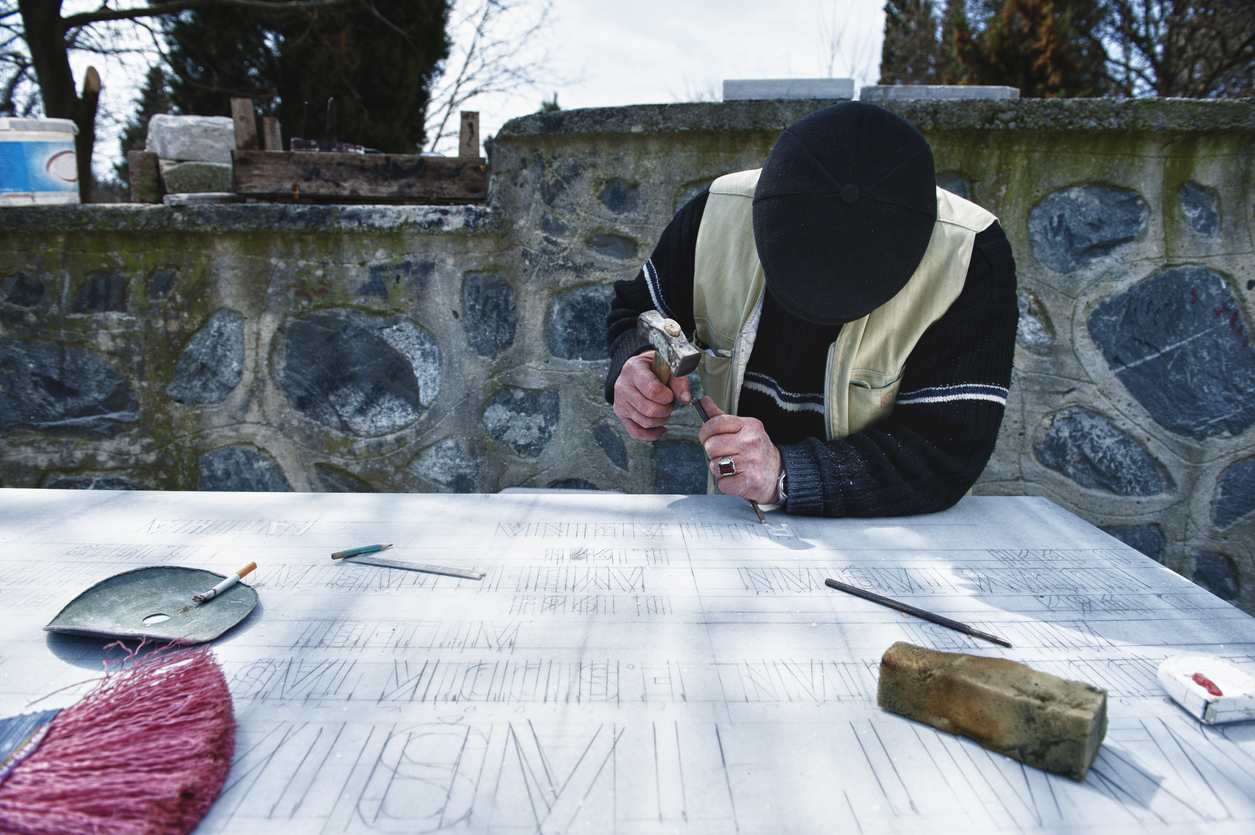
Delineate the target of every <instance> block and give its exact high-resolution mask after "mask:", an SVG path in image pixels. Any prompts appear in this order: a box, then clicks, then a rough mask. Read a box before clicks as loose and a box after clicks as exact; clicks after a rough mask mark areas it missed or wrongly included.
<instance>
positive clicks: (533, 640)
mask: <svg viewBox="0 0 1255 835" xmlns="http://www.w3.org/2000/svg"><path fill="white" fill-rule="evenodd" d="M768 520H769V522H770V523H771V524H770V525H768V526H764V525H761V524H759V523H758V522H757V520H756V519H755V517H754V515H753V512H752V511H751V510H750V508H749V506H748V505H747V504H746V503H745V502H743V501H740V500H736V499H728V498H724V497H679V496H623V495H608V494H580V493H558V494H549V495H546V494H527V493H519V494H503V495H497V496H480V495H467V496H451V495H345V494H279V493H275V494H233V493H129V492H86V491H50V490H49V491H38V490H0V546H2V547H0V628H2V629H3V632H2V634H3V635H4V640H3V643H2V644H0V716H9V715H13V714H16V713H21V712H24V711H26V710H28V709H29V708H28V703H29V702H30V700H31V699H32V698H34V697H36V696H41V695H43V694H45V693H49V692H51V691H54V690H57V689H58V688H62V687H66V686H67V685H72V684H74V683H75V682H79V681H82V680H83V679H84V678H85V677H87V675H88V673H87V672H86V671H88V670H96V669H99V666H100V662H101V658H102V657H103V656H102V650H101V648H100V645H101V644H102V643H103V642H102V641H92V640H88V639H82V638H72V637H64V636H53V635H49V634H47V633H45V632H43V631H42V627H43V626H44V625H45V624H46V623H47V622H48V621H49V620H51V618H52V617H53V615H55V614H56V612H57V611H58V610H60V608H61V607H62V606H64V605H65V604H66V603H68V602H69V601H70V600H71V599H72V598H73V597H74V596H75V595H77V594H78V593H79V592H80V591H81V590H83V589H85V588H87V587H88V586H89V585H91V584H93V583H95V582H97V581H98V580H101V579H103V578H105V577H108V576H110V575H112V574H116V573H118V572H121V571H125V570H128V569H131V568H135V567H138V566H142V565H186V566H192V567H197V568H208V569H211V570H214V571H218V572H220V573H228V572H230V571H234V570H235V569H237V568H239V567H240V566H242V565H244V564H245V563H247V562H249V561H252V560H255V561H256V562H257V564H258V568H257V571H256V572H255V574H254V575H252V576H251V577H250V578H249V580H250V581H251V584H252V585H253V586H254V587H255V588H256V589H257V591H258V593H259V595H260V598H261V603H260V605H259V606H258V608H257V610H255V611H254V612H253V614H252V615H250V617H249V618H248V619H247V620H246V621H245V622H244V623H243V624H241V625H240V626H239V627H237V628H236V629H235V630H234V631H232V632H230V633H228V634H227V635H226V636H224V637H223V638H222V639H220V640H219V641H217V642H216V644H215V651H216V653H217V655H218V658H219V660H220V662H221V663H222V666H223V668H224V670H225V672H226V675H227V678H228V680H229V681H230V683H231V688H232V693H233V697H234V700H235V714H236V718H237V722H238V730H237V734H236V740H237V747H236V756H235V763H234V766H233V769H232V771H231V774H230V776H229V777H228V780H227V784H226V787H225V789H224V791H223V793H222V796H221V797H220V798H219V800H218V801H217V803H216V804H215V805H214V807H213V809H212V810H211V811H210V813H209V815H208V816H207V817H206V819H205V820H204V822H203V823H202V824H201V826H200V828H199V829H198V830H197V831H198V832H199V833H218V832H223V833H227V832H229V833H263V832H264V833H267V834H268V835H269V833H287V832H291V833H315V832H327V833H330V832H336V833H365V832H386V833H390V832H395V833H416V832H436V831H440V830H445V829H448V830H456V831H461V832H484V833H488V832H494V833H496V832H503V833H514V832H520V833H521V832H545V833H550V832H553V833H559V832H597V833H610V832H617V833H654V832H691V833H707V832H709V833H723V832H772V833H811V832H814V833H819V832H823V833H832V832H862V833H878V832H927V833H929V835H935V834H936V833H963V835H970V833H977V832H982V833H983V832H1008V831H1026V832H1058V831H1067V832H1102V833H1104V835H1112V833H1125V832H1151V831H1153V832H1162V831H1174V832H1200V831H1206V832H1208V833H1217V832H1219V833H1231V832H1232V833H1236V832H1250V831H1255V725H1234V726H1228V727H1206V726H1202V725H1200V724H1198V723H1196V722H1194V721H1192V720H1191V719H1190V718H1189V717H1188V716H1187V715H1186V714H1185V713H1184V712H1183V711H1182V710H1180V709H1179V708H1178V707H1176V706H1175V705H1174V704H1173V703H1171V702H1169V701H1167V700H1166V698H1165V696H1164V694H1163V692H1162V690H1161V689H1160V687H1159V685H1158V683H1157V682H1156V679H1155V668H1156V667H1157V665H1158V663H1159V662H1160V661H1161V660H1162V659H1164V658H1165V657H1167V656H1169V655H1174V654H1183V653H1190V654H1215V655H1219V656H1221V657H1224V658H1227V659H1229V660H1230V661H1232V662H1234V663H1236V664H1238V665H1239V666H1242V667H1244V668H1245V669H1247V670H1255V619H1252V618H1251V617H1249V616H1248V615H1246V614H1244V613H1242V612H1240V611H1238V610H1237V609H1235V608H1233V607H1232V606H1229V605H1228V604H1226V603H1224V602H1223V601H1221V600H1219V599H1217V598H1215V597H1213V596H1212V595H1210V594H1208V593H1207V592H1205V591H1203V590H1201V589H1199V588H1197V587H1195V586H1194V585H1192V584H1191V583H1189V582H1187V581H1185V580H1184V579H1182V578H1180V577H1178V576H1176V575H1175V574H1173V573H1172V572H1170V571H1168V570H1166V569H1164V568H1163V567H1161V566H1159V565H1157V564H1156V563H1154V562H1153V561H1151V560H1149V559H1147V558H1145V557H1143V556H1142V555H1140V554H1138V553H1137V552H1135V551H1133V550H1131V549H1129V548H1128V547H1126V546H1124V545H1123V544H1121V543H1120V542H1118V541H1116V540H1115V539H1112V538H1111V537H1109V536H1107V535H1106V534H1103V533H1102V532H1101V531H1098V530H1097V529H1095V528H1093V527H1091V526H1090V525H1088V524H1086V523H1084V522H1082V521H1080V520H1079V519H1076V518H1075V517H1073V516H1071V515H1070V514H1068V513H1066V512H1064V511H1062V510H1060V509H1059V508H1057V507H1056V506H1054V505H1052V504H1051V503H1049V502H1048V501H1046V500H1044V499H1033V498H969V499H965V500H963V502H961V503H960V505H959V506H958V507H956V508H955V509H953V510H950V511H948V512H945V513H941V514H936V515H933V516H923V517H916V518H910V519H893V520H869V521H860V520H823V519H806V518H798V517H786V516H784V515H783V514H781V513H780V512H778V511H771V510H769V511H768ZM375 542H392V543H394V544H395V547H394V548H393V549H391V550H390V551H388V552H387V556H388V557H390V558H393V559H400V560H410V561H414V562H425V563H446V564H449V565H456V566H461V567H465V568H471V567H476V568H479V569H482V570H485V571H486V572H487V576H486V578H485V579H484V580H482V581H474V580H464V579H457V578H453V577H439V576H434V575H426V574H413V573H409V572H402V571H396V570H392V569H382V568H374V567H368V566H353V565H342V564H339V563H338V562H337V563H333V562H332V560H331V559H330V554H331V552H332V551H335V550H340V549H343V548H349V547H354V546H360V545H366V544H371V543H375ZM825 577H833V578H836V579H838V580H842V581H844V582H847V583H851V584H855V585H860V586H863V587H865V588H869V589H871V590H873V591H877V592H880V593H881V594H885V595H888V596H890V597H894V598H896V599H899V600H903V601H905V602H908V603H912V604H914V605H916V606H919V607H921V608H924V609H928V610H931V611H934V612H937V613H939V614H943V615H946V616H948V617H951V618H954V619H956V620H960V621H964V622H967V623H970V624H972V625H973V626H976V627H977V628H978V629H982V630H985V631H988V632H992V633H994V634H998V635H1002V636H1005V637H1006V638H1008V639H1009V640H1010V641H1011V642H1012V643H1013V644H1014V647H1013V648H1012V649H1003V648H1000V647H997V646H994V645H991V644H987V643H983V642H980V641H977V640H974V639H971V638H968V637H966V636H964V635H961V634H958V633H955V632H952V631H949V630H946V629H943V628H941V627H937V626H933V625H931V624H928V623H924V622H921V621H920V620H918V619H915V618H908V617H904V616H903V615H901V614H899V613H897V612H894V611H891V610H888V609H885V608H883V607H880V606H877V605H875V604H872V603H869V602H867V601H864V600H860V599H857V598H854V597H851V596H848V595H845V594H841V593H839V592H835V591H832V590H830V589H828V588H825V587H824V585H823V581H824V578H825ZM899 640H905V641H911V642H913V643H916V644H920V645H923V646H929V647H934V648H937V649H942V650H947V651H962V652H971V653H975V654H982V655H991V656H1000V657H1006V658H1011V659H1014V660H1017V661H1022V662H1024V663H1027V664H1029V665H1031V666H1033V667H1035V668H1037V669H1040V670H1044V671H1046V672H1051V673H1054V674H1056V675H1061V676H1064V677H1067V678H1072V679H1077V680H1081V681H1087V682H1090V683H1092V684H1095V685H1098V686H1100V687H1104V688H1107V689H1108V690H1109V691H1110V708H1109V710H1110V723H1111V724H1110V729H1109V731H1108V734H1107V740H1106V743H1105V745H1104V747H1103V750H1102V752H1101V753H1100V754H1099V757H1098V760H1097V762H1096V764H1095V765H1094V768H1093V770H1092V771H1091V772H1090V775H1089V778H1088V779H1087V780H1086V782H1085V783H1083V784H1077V783H1075V782H1073V781H1071V780H1068V779H1066V778H1061V777H1054V776H1051V775H1047V774H1044V773H1042V772H1039V771H1035V770H1033V769H1030V768H1026V767H1023V766H1021V765H1020V764H1019V763H1017V762H1014V761H1012V760H1009V759H1007V758H1005V757H1002V756H999V755H997V754H992V753H990V752H987V751H985V750H984V749H982V748H980V747H979V746H977V745H976V744H975V743H972V742H970V741H968V740H965V739H960V738H957V737H952V736H948V735H946V734H942V733H939V732H937V731H935V730H933V729H932V728H929V727H926V726H923V725H920V724H917V723H914V722H910V721H908V720H905V719H903V718H901V717H898V716H895V715H892V714H888V713H885V712H882V711H880V710H879V709H878V708H877V707H876V703H875V689H876V673H877V665H878V663H879V658H880V656H881V654H882V653H883V652H884V650H885V649H887V648H888V647H889V646H890V645H891V644H892V643H893V642H894V641H899ZM80 692H82V691H81V688H79V689H78V690H75V689H71V690H68V691H66V693H63V694H61V695H59V696H58V697H56V699H59V700H60V702H59V703H68V702H70V701H73V699H74V698H76V696H77V693H80ZM56 704H58V702H57V701H56V700H52V701H48V702H43V703H41V704H40V707H44V706H56Z"/></svg>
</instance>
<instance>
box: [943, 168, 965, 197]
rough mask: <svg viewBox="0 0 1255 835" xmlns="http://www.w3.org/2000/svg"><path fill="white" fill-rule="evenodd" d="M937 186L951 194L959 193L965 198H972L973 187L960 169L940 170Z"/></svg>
mask: <svg viewBox="0 0 1255 835" xmlns="http://www.w3.org/2000/svg"><path fill="white" fill-rule="evenodd" d="M937 186H938V187H939V188H944V189H945V190H946V191H948V192H950V193H951V194H957V195H958V196H959V197H962V198H963V199H964V200H971V199H972V197H971V195H972V187H971V185H969V184H968V182H967V178H966V177H964V176H963V175H962V174H960V173H959V172H958V171H938V172H937Z"/></svg>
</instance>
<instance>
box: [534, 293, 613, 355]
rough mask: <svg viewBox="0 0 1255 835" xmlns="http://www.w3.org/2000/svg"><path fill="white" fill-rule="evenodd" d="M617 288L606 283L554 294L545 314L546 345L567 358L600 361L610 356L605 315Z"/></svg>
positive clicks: (551, 351) (552, 352) (553, 351)
mask: <svg viewBox="0 0 1255 835" xmlns="http://www.w3.org/2000/svg"><path fill="white" fill-rule="evenodd" d="M613 299H614V288H613V287H608V286H606V285H604V284H595V285H590V286H588V287H579V288H576V289H575V290H569V291H567V292H565V293H561V294H559V295H557V296H554V298H553V300H552V301H550V302H549V312H548V315H546V316H545V344H546V345H548V346H549V353H551V354H553V355H554V356H555V357H560V358H561V359H564V360H600V359H606V358H608V357H609V356H610V349H609V348H608V347H607V346H606V337H607V328H606V317H607V316H608V315H610V303H611V301H612V300H613Z"/></svg>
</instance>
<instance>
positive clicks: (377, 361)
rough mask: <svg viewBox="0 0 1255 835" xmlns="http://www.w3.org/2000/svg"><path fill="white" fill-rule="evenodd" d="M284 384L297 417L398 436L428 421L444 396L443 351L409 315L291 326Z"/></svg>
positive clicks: (341, 315) (280, 372) (352, 316)
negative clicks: (428, 414)
mask: <svg viewBox="0 0 1255 835" xmlns="http://www.w3.org/2000/svg"><path fill="white" fill-rule="evenodd" d="M281 339H282V340H283V344H282V348H283V350H282V352H281V354H282V358H281V359H279V360H278V361H277V362H276V365H277V368H276V372H275V373H276V376H277V377H278V379H279V385H280V386H281V387H282V388H283V391H284V393H285V394H287V396H288V398H289V399H290V400H291V401H292V405H293V406H295V407H296V409H297V411H299V412H301V413H302V414H304V415H306V416H308V417H310V418H312V419H313V420H316V421H318V422H319V423H322V424H324V425H326V426H329V427H331V428H333V429H336V430H338V431H340V432H344V433H347V434H350V435H354V436H357V437H376V436H379V435H387V434H389V433H392V432H397V431H399V430H401V429H404V428H405V427H407V426H410V425H411V424H413V423H414V422H415V421H417V420H418V419H419V418H421V417H422V415H423V412H424V410H425V409H426V408H427V406H429V405H430V404H431V403H432V402H433V401H434V400H435V398H436V395H437V394H438V393H439V391H440V348H439V346H438V345H437V344H436V340H435V338H434V337H433V336H432V335H431V334H430V333H428V332H427V331H426V330H424V329H423V328H421V327H419V326H418V325H416V324H414V323H413V322H412V321H410V320H409V319H407V318H405V317H403V316H393V317H390V318H386V319H384V318H378V317H372V316H367V315H365V314H360V313H356V312H352V311H346V310H330V311H324V312H320V313H313V314H310V315H309V316H305V317H303V318H301V319H296V320H293V321H291V322H288V323H287V324H286V325H284V326H283V329H282V333H281Z"/></svg>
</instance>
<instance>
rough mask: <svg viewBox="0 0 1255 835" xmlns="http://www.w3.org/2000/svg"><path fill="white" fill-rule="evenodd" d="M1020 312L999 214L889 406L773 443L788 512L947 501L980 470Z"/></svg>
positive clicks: (918, 506) (938, 506) (928, 506)
mask: <svg viewBox="0 0 1255 835" xmlns="http://www.w3.org/2000/svg"><path fill="white" fill-rule="evenodd" d="M1018 318H1019V311H1018V308H1017V305H1016V295H1015V260H1014V258H1013V256H1012V254H1011V245H1010V243H1009V242H1008V241H1007V238H1006V235H1005V234H1004V233H1003V231H1002V227H1001V226H999V225H998V224H997V223H995V224H993V225H992V226H990V227H989V228H988V229H986V230H984V231H983V232H981V233H979V234H978V235H977V236H976V243H975V247H974V249H973V252H972V260H971V264H970V266H969V268H968V274H967V278H966V280H965V283H964V288H963V291H962V293H961V294H960V295H959V298H958V299H957V300H956V301H955V302H954V304H953V305H951V307H950V309H949V310H948V311H946V313H945V315H944V316H942V318H941V319H939V320H938V321H937V322H935V323H934V324H933V326H932V327H930V328H929V329H928V330H927V331H926V332H925V333H924V335H923V337H921V339H920V341H919V343H918V344H917V345H916V346H915V349H914V350H913V351H912V352H911V355H910V357H909V358H908V359H907V364H906V369H905V371H904V375H903V383H902V387H901V390H900V391H901V393H900V394H899V396H898V401H897V404H896V405H895V406H894V409H893V413H892V414H891V415H890V416H889V417H888V418H886V419H885V420H882V421H880V422H879V423H877V424H875V425H874V426H872V427H870V428H868V429H866V430H864V431H863V432H860V433H857V434H854V435H850V436H848V437H845V438H841V439H838V440H834V441H825V440H823V439H821V438H807V439H805V440H803V441H802V442H800V443H797V444H792V445H788V446H784V447H781V448H780V452H781V457H782V458H783V459H784V466H785V471H786V472H787V473H788V501H787V504H786V508H785V509H786V510H787V511H788V512H790V513H804V514H810V515H823V516H904V515H910V514H916V513H932V512H935V511H939V510H945V509H946V508H948V507H950V506H952V505H954V504H955V503H956V502H957V501H958V500H959V499H960V498H962V496H963V494H964V493H966V492H967V490H968V489H970V488H971V486H972V485H973V484H974V483H975V482H976V479H977V478H978V477H979V476H980V474H981V471H982V470H984V468H985V465H986V463H988V461H989V457H990V455H991V454H992V453H993V448H994V443H995V441H996V440H997V437H998V428H999V426H1000V425H1001V423H1002V416H1003V413H1004V411H1005V409H1006V398H1007V389H1008V387H1009V386H1010V384H1011V362H1012V357H1013V355H1014V352H1015V332H1016V325H1017V322H1018Z"/></svg>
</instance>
